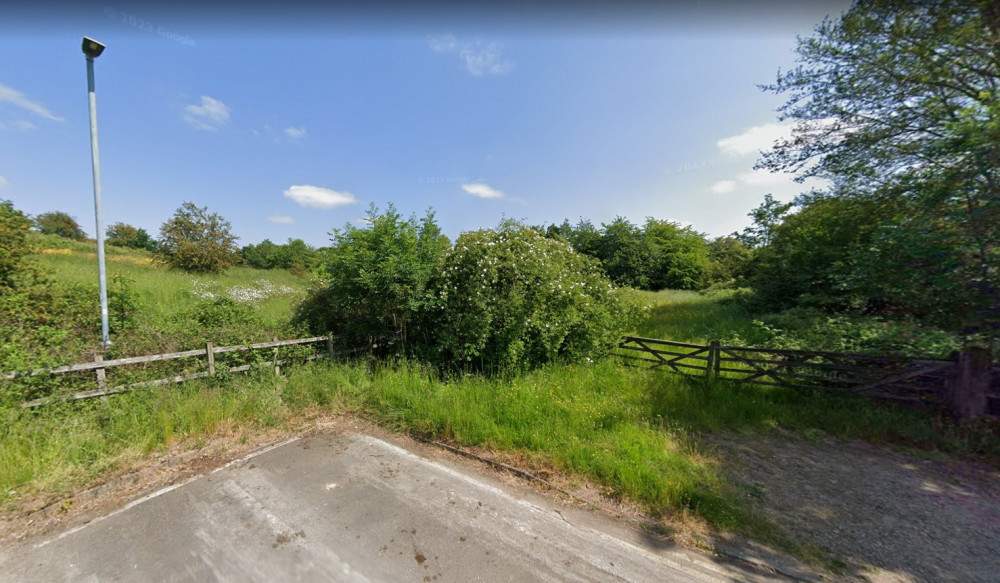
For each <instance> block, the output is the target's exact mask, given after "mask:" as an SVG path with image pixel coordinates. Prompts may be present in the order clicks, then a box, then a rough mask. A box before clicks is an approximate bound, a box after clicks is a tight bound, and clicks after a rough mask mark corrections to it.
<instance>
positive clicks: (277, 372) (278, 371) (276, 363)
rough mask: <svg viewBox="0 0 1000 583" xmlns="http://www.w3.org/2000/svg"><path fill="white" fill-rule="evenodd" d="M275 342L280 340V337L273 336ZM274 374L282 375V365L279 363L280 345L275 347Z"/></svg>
mask: <svg viewBox="0 0 1000 583" xmlns="http://www.w3.org/2000/svg"><path fill="white" fill-rule="evenodd" d="M272 340H274V341H275V342H277V341H278V337H277V336H274V337H273V338H272ZM274 376H276V377H277V376H281V367H280V366H279V365H278V347H277V346H275V347H274Z"/></svg>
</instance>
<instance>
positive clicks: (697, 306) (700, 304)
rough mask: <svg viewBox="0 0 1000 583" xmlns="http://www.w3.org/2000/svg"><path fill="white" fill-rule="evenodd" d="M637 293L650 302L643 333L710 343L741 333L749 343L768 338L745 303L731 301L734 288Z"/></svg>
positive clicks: (641, 326) (656, 336) (642, 325)
mask: <svg viewBox="0 0 1000 583" xmlns="http://www.w3.org/2000/svg"><path fill="white" fill-rule="evenodd" d="M637 293H640V294H642V296H643V297H644V298H645V300H646V301H648V302H649V304H650V310H649V317H648V318H647V319H646V320H645V321H644V322H642V324H640V326H639V328H638V330H636V333H637V334H638V335H639V336H645V337H647V338H662V339H666V340H675V341H677V342H691V343H694V344H708V343H709V342H710V341H712V340H721V339H724V338H731V337H733V336H734V335H738V336H739V337H740V338H742V339H743V340H744V342H745V343H746V344H747V345H753V344H754V343H755V342H760V341H763V340H764V339H765V338H766V336H765V335H764V334H762V332H761V330H760V328H759V327H757V326H755V325H754V323H753V319H754V318H753V315H752V314H750V312H748V311H747V309H746V308H745V307H744V306H743V304H741V303H739V302H735V301H729V300H730V299H731V298H732V297H733V295H734V294H735V293H736V292H735V291H734V290H723V291H715V292H694V291H684V290H663V291H659V292H637Z"/></svg>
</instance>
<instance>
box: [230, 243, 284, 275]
mask: <svg viewBox="0 0 1000 583" xmlns="http://www.w3.org/2000/svg"><path fill="white" fill-rule="evenodd" d="M240 254H241V255H242V256H243V261H245V262H246V264H247V265H249V266H250V267H253V268H255V269H275V268H277V267H278V266H279V265H280V264H281V263H283V261H282V257H281V251H280V248H279V246H278V245H275V244H274V243H272V242H271V240H270V239H264V240H263V241H261V242H260V243H257V244H256V245H246V246H244V247H243V249H241V250H240Z"/></svg>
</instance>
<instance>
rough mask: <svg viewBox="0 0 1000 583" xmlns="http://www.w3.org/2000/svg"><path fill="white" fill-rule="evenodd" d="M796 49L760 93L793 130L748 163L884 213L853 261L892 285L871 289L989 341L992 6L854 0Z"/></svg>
mask: <svg viewBox="0 0 1000 583" xmlns="http://www.w3.org/2000/svg"><path fill="white" fill-rule="evenodd" d="M797 50H798V56H799V58H798V61H799V63H800V65H799V66H797V67H796V68H794V69H792V70H790V71H787V72H785V73H783V74H779V75H778V79H777V81H776V82H775V83H774V84H772V85H769V86H766V87H764V88H765V89H767V90H770V91H773V92H776V93H785V94H787V95H788V101H787V103H786V104H785V105H784V106H783V107H782V108H781V110H780V111H781V112H782V119H791V120H795V121H798V122H800V123H799V127H798V130H797V131H796V134H795V135H794V136H793V139H790V140H786V141H784V142H782V143H779V144H777V145H776V146H775V148H774V149H773V150H772V151H770V152H767V153H765V155H764V157H763V159H762V160H761V162H760V164H759V166H761V167H764V168H768V169H771V170H792V171H798V172H799V177H801V178H804V177H809V176H818V177H824V178H829V179H831V180H833V181H834V184H835V189H834V190H833V191H832V192H831V193H830V194H831V195H832V196H836V197H838V198H859V199H866V200H870V201H872V203H873V204H875V205H876V206H878V207H883V206H887V207H890V208H891V209H892V210H889V211H886V212H882V213H881V219H882V221H884V222H883V223H882V224H881V225H879V226H878V228H877V229H876V233H874V234H872V235H871V239H872V243H873V244H872V245H871V246H867V247H865V246H862V247H858V248H856V250H857V251H858V252H859V253H861V255H860V256H859V255H856V254H852V256H851V259H852V260H853V259H858V261H855V263H856V264H857V265H859V266H860V264H861V263H862V261H861V260H863V259H865V257H867V258H869V259H870V260H868V261H866V262H867V266H866V269H867V270H868V273H867V276H868V277H870V278H875V280H877V281H892V282H893V285H895V286H901V287H900V288H897V289H888V288H887V287H885V286H883V287H882V289H881V290H879V291H880V293H883V294H889V295H890V296H891V301H893V302H898V303H899V304H901V305H902V307H903V308H905V309H913V310H916V311H924V312H925V313H928V311H930V312H935V311H936V314H935V313H928V315H930V316H932V317H933V318H934V320H935V321H936V322H937V323H939V324H941V325H947V326H948V327H949V328H950V329H951V330H953V331H956V332H962V333H966V334H988V335H994V336H995V334H996V329H997V327H998V326H1000V291H998V290H1000V229H998V228H997V225H1000V165H998V164H997V160H1000V93H998V91H997V87H998V83H1000V10H998V9H997V7H996V3H995V2H993V1H990V0H980V1H976V2H946V1H944V0H932V1H927V2H902V1H894V0H870V1H862V2H856V3H854V5H853V6H852V7H851V8H850V10H848V11H847V12H846V13H845V14H844V15H843V16H842V17H841V18H839V19H836V20H827V21H824V22H823V23H822V24H821V25H820V26H818V27H817V29H816V33H815V34H814V35H813V36H812V37H810V38H803V39H801V40H800V41H799V45H798V49H797ZM814 245H815V244H814ZM889 250H892V252H889ZM844 258H845V259H847V256H844ZM904 288H905V289H904ZM935 304H936V305H937V306H938V307H939V309H938V310H933V307H934V306H935Z"/></svg>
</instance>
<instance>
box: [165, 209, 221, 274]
mask: <svg viewBox="0 0 1000 583" xmlns="http://www.w3.org/2000/svg"><path fill="white" fill-rule="evenodd" d="M231 229H232V226H231V225H230V224H229V221H227V220H225V219H224V218H222V216H220V215H219V214H218V213H209V212H208V208H207V207H197V206H195V204H194V203H191V202H185V203H184V204H182V205H181V206H180V208H178V209H177V211H176V212H174V216H173V217H172V218H171V219H170V220H169V221H167V222H165V223H163V225H162V226H161V227H160V239H159V241H157V252H158V253H159V254H160V256H161V257H162V258H163V260H164V261H165V262H166V263H167V264H168V265H170V266H171V267H174V268H177V269H183V270H184V271H187V272H196V273H219V272H221V271H224V270H225V269H226V268H227V267H230V266H232V265H235V264H236V261H237V259H238V258H239V255H238V253H239V248H238V247H236V239H237V238H238V237H236V236H234V235H233V234H232V232H231Z"/></svg>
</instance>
